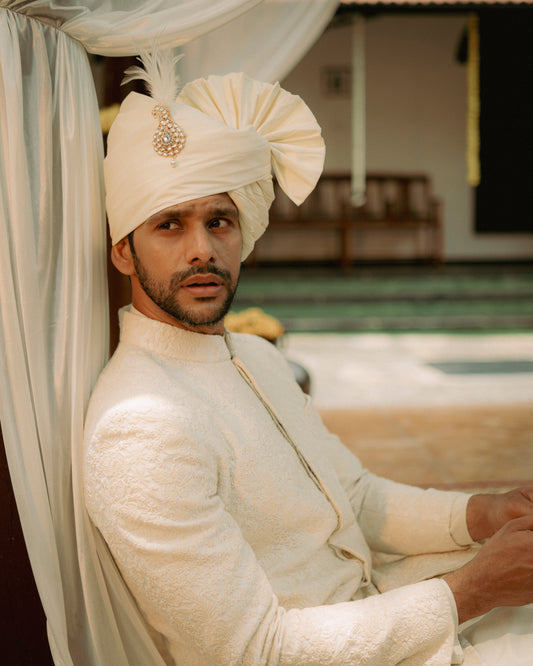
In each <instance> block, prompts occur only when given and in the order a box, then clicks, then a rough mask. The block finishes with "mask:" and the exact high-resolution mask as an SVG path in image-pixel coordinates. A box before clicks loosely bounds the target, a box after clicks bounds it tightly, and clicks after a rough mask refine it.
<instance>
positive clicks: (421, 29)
mask: <svg viewBox="0 0 533 666" xmlns="http://www.w3.org/2000/svg"><path fill="white" fill-rule="evenodd" d="M466 20H467V19H466V15H465V14H453V15H451V14H446V15H445V14H440V15H439V14H432V15H428V14H425V15H424V14H409V15H407V14H405V15H398V14H396V15H393V14H385V15H379V16H377V17H374V18H369V19H368V20H367V23H366V54H367V55H366V57H367V74H366V76H367V111H366V113H367V156H366V158H367V168H368V169H369V170H398V171H424V172H427V173H429V174H430V175H431V176H432V178H433V183H434V190H435V193H436V194H437V195H438V196H439V197H440V198H441V200H442V201H443V203H444V229H445V256H446V258H447V259H451V260H453V259H455V260H461V259H509V258H513V257H516V258H528V257H533V234H530V235H521V236H519V235H514V234H509V235H500V234H498V235H493V234H485V235H478V234H474V231H473V210H472V205H473V202H472V192H471V190H470V188H469V187H468V185H467V182H466V162H465V150H466V139H465V136H466V128H465V118H466V68H465V66H462V65H460V64H459V63H457V61H456V59H455V51H456V47H457V43H458V40H459V37H460V34H461V32H462V29H463V27H464V26H465V24H466ZM351 35H352V30H351V27H350V26H344V27H339V28H330V29H329V30H327V31H326V32H325V33H324V35H323V36H322V37H321V38H320V40H319V41H318V42H317V43H316V44H315V46H314V47H313V48H312V49H311V51H310V52H309V53H308V54H307V56H306V57H305V58H304V60H303V61H302V62H301V63H300V64H299V65H298V66H297V67H296V68H295V69H294V70H293V71H292V72H291V74H290V75H289V76H287V77H286V78H285V79H284V81H283V82H282V85H283V86H284V87H285V88H287V89H288V90H290V91H291V92H294V93H297V94H299V95H301V96H302V97H303V99H304V100H305V101H306V102H307V103H308V104H309V106H310V107H311V108H312V110H313V111H314V113H315V115H316V116H317V119H318V120H319V122H320V123H321V125H322V128H323V133H324V138H325V140H326V145H327V157H326V170H330V171H332V170H339V169H343V170H344V169H346V170H348V169H349V168H350V101H349V100H335V99H328V98H327V97H326V96H325V94H324V93H323V91H322V90H321V89H320V85H319V81H320V72H321V69H322V68H323V67H324V66H331V65H349V64H350V61H351Z"/></svg>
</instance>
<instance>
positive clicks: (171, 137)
mask: <svg viewBox="0 0 533 666" xmlns="http://www.w3.org/2000/svg"><path fill="white" fill-rule="evenodd" d="M181 57H182V56H172V55H171V54H170V53H169V52H168V51H167V52H163V51H159V49H157V48H156V49H154V50H153V52H152V53H148V52H143V54H142V55H141V56H140V58H139V60H141V62H142V63H143V65H144V69H143V68H142V67H130V68H129V69H127V70H126V72H125V74H126V76H125V77H124V80H123V81H122V83H123V84H124V83H128V82H129V81H132V80H134V79H142V80H144V81H145V82H146V85H147V88H148V92H149V93H150V96H151V97H152V98H153V99H154V100H157V101H158V102H159V103H158V104H156V105H155V106H154V108H153V109H152V115H153V116H154V118H157V119H158V121H159V123H158V125H157V127H156V130H155V132H154V136H153V139H152V145H153V147H154V150H155V152H156V153H157V154H158V155H161V156H162V157H170V158H171V160H170V164H171V165H172V166H176V164H177V162H176V156H177V155H179V153H181V151H182V150H183V148H184V146H185V138H186V137H185V132H184V131H183V129H182V128H181V127H180V126H179V125H178V124H177V123H175V122H174V121H173V120H172V116H171V109H172V108H173V105H174V104H175V102H176V97H177V94H178V89H179V78H178V77H177V76H176V64H177V63H178V60H180V58H181Z"/></svg>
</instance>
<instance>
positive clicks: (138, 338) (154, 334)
mask: <svg viewBox="0 0 533 666" xmlns="http://www.w3.org/2000/svg"><path fill="white" fill-rule="evenodd" d="M119 319H120V342H121V343H123V344H128V345H134V346H136V347H141V348H143V349H146V350H147V351H150V352H152V353H155V354H161V355H162V356H167V357H169V358H173V359H177V360H180V361H189V362H193V363H219V362H221V361H229V360H230V359H231V358H232V356H233V352H232V345H231V333H229V332H228V331H226V332H225V334H224V335H206V334H204V333H194V332H192V331H187V330H185V329H183V328H178V327H177V326H172V325H170V324H165V323H163V322H160V321H157V320H156V319H151V318H150V317H146V316H145V315H143V314H141V313H140V312H139V311H138V310H135V308H133V306H131V305H128V306H126V307H124V308H121V309H120V311H119Z"/></svg>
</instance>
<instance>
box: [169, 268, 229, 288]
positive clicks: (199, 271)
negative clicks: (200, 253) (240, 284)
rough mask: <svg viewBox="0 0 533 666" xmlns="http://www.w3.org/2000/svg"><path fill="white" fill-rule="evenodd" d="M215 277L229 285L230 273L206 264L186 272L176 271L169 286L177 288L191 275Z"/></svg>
mask: <svg viewBox="0 0 533 666" xmlns="http://www.w3.org/2000/svg"><path fill="white" fill-rule="evenodd" d="M208 274H211V275H216V276H217V277H219V278H222V280H224V282H226V283H227V284H230V285H231V273H230V272H229V271H227V270H225V269H224V268H219V267H218V266H215V264H206V265H205V266H191V268H188V269H187V270H186V271H177V272H176V273H174V274H173V276H172V278H171V280H170V284H171V286H172V287H179V286H180V284H181V283H182V282H184V281H185V280H188V279H189V278H190V277H192V276H193V275H208Z"/></svg>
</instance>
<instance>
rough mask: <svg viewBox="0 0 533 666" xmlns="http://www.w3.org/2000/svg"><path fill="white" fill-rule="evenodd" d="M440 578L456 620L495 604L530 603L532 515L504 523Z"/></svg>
mask: <svg viewBox="0 0 533 666" xmlns="http://www.w3.org/2000/svg"><path fill="white" fill-rule="evenodd" d="M518 504H519V502H518ZM444 580H445V581H446V582H447V583H448V585H449V587H450V589H451V591H452V593H453V595H454V597H455V601H456V604H457V612H458V615H459V622H460V623H461V622H465V621H466V620H469V619H470V618H472V617H477V616H479V615H483V613H487V612H488V611H490V610H491V609H493V608H496V607H497V606H524V605H525V604H529V603H533V515H526V516H522V517H520V518H515V519H514V520H511V521H509V522H506V524H505V525H504V526H503V527H502V528H501V529H500V530H499V531H498V532H496V534H495V535H494V536H493V537H492V538H491V539H489V541H487V543H486V544H485V545H484V546H483V547H482V548H481V550H480V551H479V553H478V554H477V555H476V557H474V559H472V560H470V562H468V563H467V564H465V565H464V566H463V567H461V568H460V569H457V571H454V572H453V573H451V574H449V575H448V576H446V577H445V579H444Z"/></svg>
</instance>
